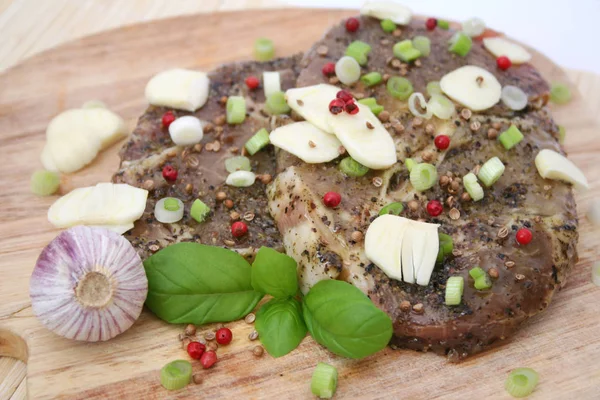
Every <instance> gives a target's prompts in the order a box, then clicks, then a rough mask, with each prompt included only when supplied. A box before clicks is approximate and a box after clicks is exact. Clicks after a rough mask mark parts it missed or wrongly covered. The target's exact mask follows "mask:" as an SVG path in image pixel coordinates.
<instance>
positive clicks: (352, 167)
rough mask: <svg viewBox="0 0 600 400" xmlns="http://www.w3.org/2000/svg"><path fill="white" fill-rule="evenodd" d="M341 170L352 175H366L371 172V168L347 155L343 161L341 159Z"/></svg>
mask: <svg viewBox="0 0 600 400" xmlns="http://www.w3.org/2000/svg"><path fill="white" fill-rule="evenodd" d="M340 170H341V171H342V172H343V173H344V174H346V175H348V176H352V177H361V176H364V175H365V174H366V173H367V172H369V168H368V167H365V166H364V165H362V164H361V163H359V162H358V161H356V160H355V159H353V158H352V157H346V158H344V159H343V160H342V161H340Z"/></svg>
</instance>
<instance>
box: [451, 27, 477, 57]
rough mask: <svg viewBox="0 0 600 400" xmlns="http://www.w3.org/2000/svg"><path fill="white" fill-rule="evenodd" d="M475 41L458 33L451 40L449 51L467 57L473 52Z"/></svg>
mask: <svg viewBox="0 0 600 400" xmlns="http://www.w3.org/2000/svg"><path fill="white" fill-rule="evenodd" d="M472 45H473V40H471V38H470V37H469V36H467V35H465V34H464V33H462V32H456V33H455V34H454V36H452V38H451V39H450V48H449V50H450V51H451V52H452V53H454V54H458V55H459V56H462V57H464V56H466V55H467V54H468V53H469V51H471V46H472Z"/></svg>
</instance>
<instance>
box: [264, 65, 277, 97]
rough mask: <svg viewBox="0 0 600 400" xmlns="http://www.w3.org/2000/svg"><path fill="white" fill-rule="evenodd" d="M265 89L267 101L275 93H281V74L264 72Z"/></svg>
mask: <svg viewBox="0 0 600 400" xmlns="http://www.w3.org/2000/svg"><path fill="white" fill-rule="evenodd" d="M263 88H264V91H265V99H266V98H267V97H269V95H271V94H273V93H276V92H281V76H280V74H279V72H267V71H266V72H263Z"/></svg>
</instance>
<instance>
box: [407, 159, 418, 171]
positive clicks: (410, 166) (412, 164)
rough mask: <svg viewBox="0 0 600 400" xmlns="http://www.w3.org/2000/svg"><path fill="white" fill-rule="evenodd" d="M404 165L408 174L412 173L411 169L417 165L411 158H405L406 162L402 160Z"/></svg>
mask: <svg viewBox="0 0 600 400" xmlns="http://www.w3.org/2000/svg"><path fill="white" fill-rule="evenodd" d="M404 165H406V169H407V170H408V172H410V171H412V169H413V167H414V166H415V165H417V162H416V161H415V160H413V159H412V158H407V159H406V160H404Z"/></svg>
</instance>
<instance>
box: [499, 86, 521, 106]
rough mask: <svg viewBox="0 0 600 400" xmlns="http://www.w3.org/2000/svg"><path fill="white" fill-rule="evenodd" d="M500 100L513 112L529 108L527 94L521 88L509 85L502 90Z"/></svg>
mask: <svg viewBox="0 0 600 400" xmlns="http://www.w3.org/2000/svg"><path fill="white" fill-rule="evenodd" d="M500 99H501V100H502V102H503V103H504V105H505V106H506V107H508V108H510V109H511V110H516V111H519V110H522V109H524V108H525V107H527V101H528V99H527V94H526V93H525V92H524V91H523V90H521V89H520V88H518V87H516V86H512V85H507V86H504V87H503V88H502V93H501V95H500Z"/></svg>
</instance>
